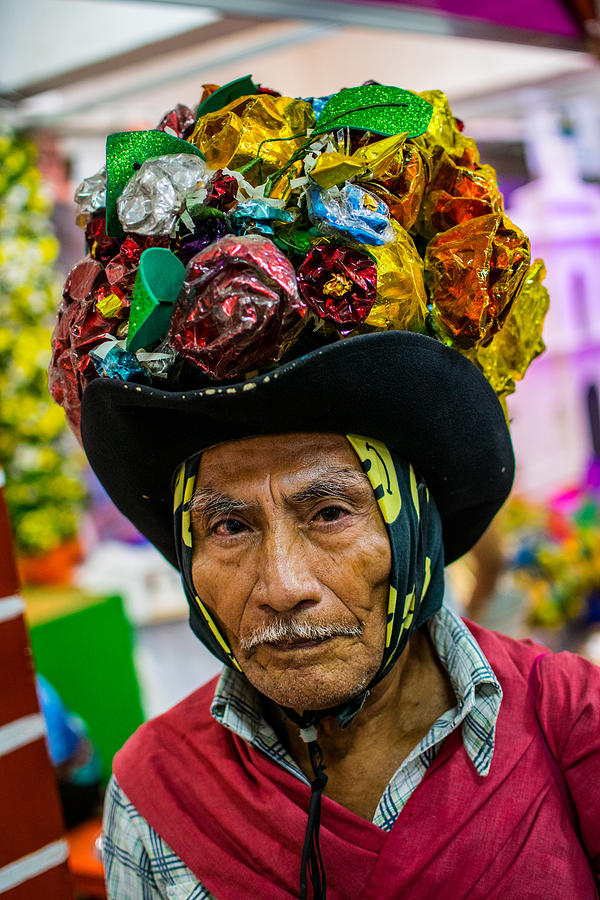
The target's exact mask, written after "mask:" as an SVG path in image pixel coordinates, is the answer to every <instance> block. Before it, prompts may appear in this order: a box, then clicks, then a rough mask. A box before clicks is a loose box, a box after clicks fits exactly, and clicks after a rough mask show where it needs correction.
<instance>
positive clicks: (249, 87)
mask: <svg viewBox="0 0 600 900" xmlns="http://www.w3.org/2000/svg"><path fill="white" fill-rule="evenodd" d="M256 93H258V87H257V85H255V84H254V82H253V81H252V75H244V76H243V77H242V78H236V79H235V81H229V82H228V83H227V84H224V85H223V87H220V88H218V89H217V90H216V91H213V93H212V94H209V95H208V97H207V98H206V100H205V101H204V102H203V103H201V104H200V106H199V107H198V110H197V112H196V122H197V121H198V119H199V118H200V116H206V115H208V113H213V112H217V110H219V109H223V107H224V106H227V104H228V103H231V102H232V101H233V100H237V99H238V98H239V97H248V96H250V95H251V94H256Z"/></svg>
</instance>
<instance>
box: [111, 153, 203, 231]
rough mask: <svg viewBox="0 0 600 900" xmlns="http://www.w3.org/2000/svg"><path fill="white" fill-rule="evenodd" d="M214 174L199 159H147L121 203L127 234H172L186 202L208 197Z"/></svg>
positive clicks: (188, 155) (184, 156)
mask: <svg viewBox="0 0 600 900" xmlns="http://www.w3.org/2000/svg"><path fill="white" fill-rule="evenodd" d="M213 175H214V173H213V172H212V171H211V170H210V169H208V167H207V165H206V163H205V162H204V160H203V159H201V158H200V157H199V156H196V155H195V154H192V153H176V154H173V155H168V156H157V157H154V158H153V159H147V160H146V161H145V162H144V163H142V165H141V166H140V168H139V170H138V171H137V172H136V173H135V175H133V176H132V177H131V178H130V179H129V181H128V182H127V184H126V185H125V188H124V189H123V192H122V193H121V196H120V197H119V199H118V200H117V210H118V214H119V221H120V222H121V226H122V227H123V230H124V231H133V232H135V233H136V234H144V235H158V234H169V233H170V232H171V231H172V229H173V226H174V225H175V223H176V221H177V217H178V215H179V214H180V213H181V211H182V209H183V207H184V204H185V199H186V197H187V196H189V195H190V194H194V196H195V197H197V198H198V199H202V196H204V198H206V194H207V187H208V185H209V183H210V181H211V179H212V178H213Z"/></svg>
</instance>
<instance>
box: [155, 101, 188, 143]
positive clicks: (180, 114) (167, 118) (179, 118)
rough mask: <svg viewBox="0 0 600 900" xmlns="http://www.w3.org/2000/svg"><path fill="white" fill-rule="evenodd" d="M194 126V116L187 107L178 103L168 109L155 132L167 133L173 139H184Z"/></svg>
mask: <svg viewBox="0 0 600 900" xmlns="http://www.w3.org/2000/svg"><path fill="white" fill-rule="evenodd" d="M195 124H196V116H195V115H194V113H193V112H192V110H191V109H190V108H189V106H184V105H183V103H178V104H177V106H176V107H175V108H174V109H170V110H169V112H166V113H165V114H164V116H163V117H162V119H161V120H160V122H159V123H158V125H157V126H156V130H157V131H167V132H169V133H170V134H174V135H175V137H178V138H184V139H185V138H187V137H188V136H189V135H190V134H191V133H192V131H193V130H194V125H195Z"/></svg>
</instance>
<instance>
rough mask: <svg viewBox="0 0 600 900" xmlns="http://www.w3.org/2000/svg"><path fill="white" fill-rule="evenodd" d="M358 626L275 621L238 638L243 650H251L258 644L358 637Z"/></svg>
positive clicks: (293, 620)
mask: <svg viewBox="0 0 600 900" xmlns="http://www.w3.org/2000/svg"><path fill="white" fill-rule="evenodd" d="M360 634H362V627H361V626H360V625H344V624H339V623H336V624H323V623H321V622H311V621H307V620H305V619H281V618H280V619H276V620H275V621H274V622H270V623H269V624H268V625H262V626H261V627H260V628H255V629H254V631H252V632H250V634H248V635H246V637H241V638H240V646H241V647H242V648H243V649H244V650H253V649H254V648H255V647H258V646H259V644H280V643H293V642H294V641H318V640H324V639H325V638H332V637H358V635H360Z"/></svg>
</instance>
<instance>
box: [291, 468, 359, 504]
mask: <svg viewBox="0 0 600 900" xmlns="http://www.w3.org/2000/svg"><path fill="white" fill-rule="evenodd" d="M365 487H370V483H369V480H368V478H367V476H366V475H364V474H363V473H361V472H357V471H355V470H354V469H343V468H340V469H332V470H328V471H327V472H326V473H324V474H323V475H318V476H317V477H316V478H315V479H314V480H313V481H311V482H310V483H309V484H307V485H306V487H304V488H301V489H300V490H299V491H296V492H295V493H294V494H292V495H291V496H290V497H289V498H287V499H288V502H290V503H307V502H310V501H311V500H322V499H323V498H325V497H346V496H347V495H348V493H349V492H350V493H352V492H354V491H357V490H364V488H365Z"/></svg>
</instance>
